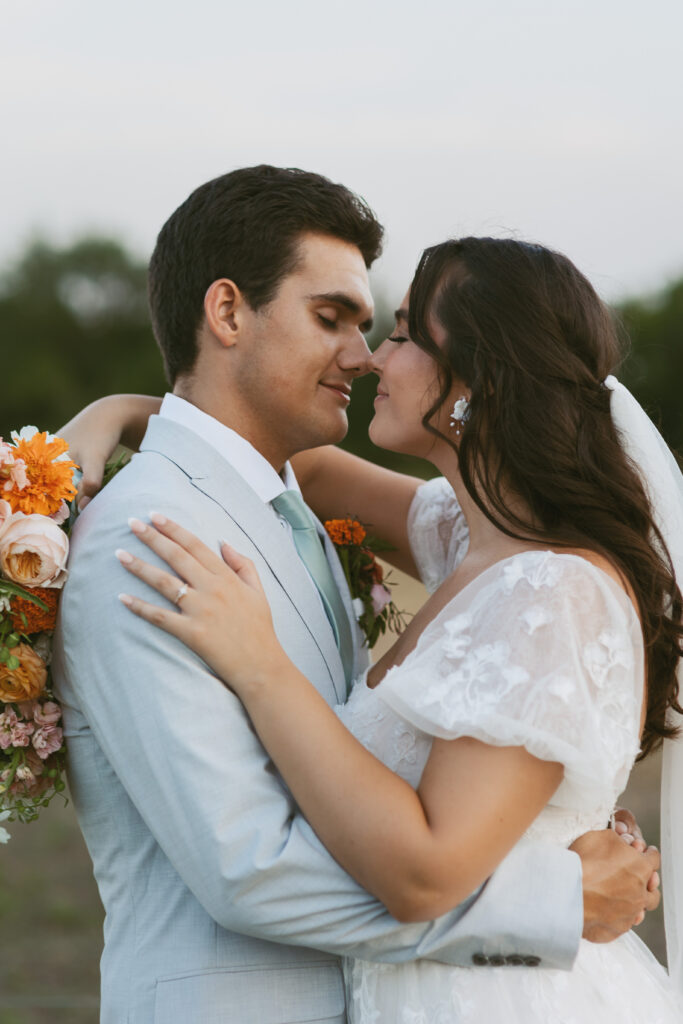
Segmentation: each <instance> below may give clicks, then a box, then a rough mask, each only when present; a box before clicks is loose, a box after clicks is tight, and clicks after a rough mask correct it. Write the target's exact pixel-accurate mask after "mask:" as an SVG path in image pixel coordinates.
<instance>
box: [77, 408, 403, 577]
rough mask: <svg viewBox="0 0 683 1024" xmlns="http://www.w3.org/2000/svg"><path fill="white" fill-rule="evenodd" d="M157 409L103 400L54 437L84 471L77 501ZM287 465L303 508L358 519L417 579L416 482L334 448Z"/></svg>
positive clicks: (134, 441)
mask: <svg viewBox="0 0 683 1024" xmlns="http://www.w3.org/2000/svg"><path fill="white" fill-rule="evenodd" d="M160 405H161V399H160V398H155V397H153V396H151V395H108V396H107V397H106V398H100V399H98V400H97V401H96V402H92V403H91V404H90V405H88V406H86V407H85V409H83V410H81V412H79V413H78V414H77V415H76V416H74V417H73V419H71V420H69V422H68V423H66V424H65V425H64V426H63V427H62V428H61V430H59V431H58V433H59V436H60V437H63V438H64V439H65V440H66V441H68V443H69V448H70V454H71V457H72V458H73V459H74V460H75V461H76V462H77V463H78V465H79V466H80V467H81V468H82V470H83V479H82V481H81V484H80V488H79V492H78V500H79V501H80V500H81V499H82V498H83V497H88V498H90V497H93V495H95V494H96V493H97V491H98V490H99V489H100V487H101V486H102V476H103V474H104V467H105V463H106V462H107V460H108V459H109V458H110V457H111V455H112V453H113V451H114V450H115V448H116V447H117V445H119V444H122V445H124V446H125V447H126V448H131V449H133V450H134V451H136V450H137V449H138V447H139V446H140V442H141V440H142V438H143V436H144V433H145V431H146V429H147V421H148V419H149V417H150V416H151V415H152V414H154V413H157V412H158V411H159V407H160ZM292 465H293V467H294V471H295V473H296V475H297V479H298V481H299V483H300V485H301V489H302V492H303V495H304V498H305V500H306V502H307V503H308V504H309V505H310V506H311V508H312V509H313V510H314V512H315V513H316V515H317V516H318V517H319V518H320V519H322V520H325V519H333V518H340V517H341V516H344V515H347V514H349V515H352V516H354V517H357V518H358V519H360V520H361V521H362V522H363V523H364V524H365V525H367V526H369V527H370V531H371V533H373V534H375V535H376V536H377V537H381V538H382V540H384V541H386V542H387V543H388V544H390V545H391V548H392V550H391V551H387V552H386V553H385V554H383V557H384V558H385V559H386V561H388V562H391V563H392V564H393V565H395V566H396V567H397V568H399V569H402V570H403V571H404V572H407V573H410V574H411V575H413V576H416V575H417V569H416V567H415V563H414V560H413V556H412V553H411V550H410V543H409V541H408V533H407V519H408V510H409V508H410V504H411V502H412V500H413V498H414V497H415V491H416V490H417V488H418V487H419V485H420V484H421V483H422V481H421V480H419V479H418V478H416V477H411V476H406V475H405V474H403V473H394V472H392V471H391V470H390V469H384V468H383V467H381V466H376V465H374V463H372V462H368V461H366V460H365V459H361V458H359V457H358V456H356V455H351V454H350V453H349V452H345V451H342V450H341V449H340V448H335V447H334V446H333V445H325V446H324V447H321V448H316V449H312V450H311V451H307V452H301V453H300V454H298V455H295V456H294V458H293V459H292Z"/></svg>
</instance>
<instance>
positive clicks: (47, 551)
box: [0, 427, 78, 842]
mask: <svg viewBox="0 0 683 1024" xmlns="http://www.w3.org/2000/svg"><path fill="white" fill-rule="evenodd" d="M77 468H78V467H77V466H76V463H75V462H72V461H71V460H70V459H69V458H68V445H67V443H66V441H63V440H62V439H61V438H58V437H53V436H51V435H49V434H47V433H39V432H38V430H37V429H36V427H24V429H23V430H22V431H20V432H19V433H18V434H17V433H15V432H13V433H12V441H11V443H8V442H3V441H2V439H1V438H0V821H22V822H27V821H34V820H35V819H36V818H37V817H38V814H39V811H40V808H41V807H46V806H47V805H48V804H49V802H50V800H52V798H53V797H54V796H55V794H56V793H61V792H63V790H64V781H63V779H62V775H63V771H64V763H65V747H64V740H63V735H62V729H61V727H60V722H61V715H62V712H61V708H60V706H59V704H58V703H57V701H55V699H54V697H53V695H52V691H51V688H50V650H51V643H52V632H53V630H54V626H55V619H56V615H57V603H58V600H59V594H60V591H61V588H62V586H63V585H64V581H65V579H66V558H67V554H68V551H69V537H68V534H69V528H70V523H71V507H70V505H69V502H71V500H72V499H73V498H74V497H75V495H76V486H75V484H74V472H75V470H76V469H77ZM8 839H9V834H8V833H7V832H6V831H5V829H4V828H2V827H0V842H7V840H8Z"/></svg>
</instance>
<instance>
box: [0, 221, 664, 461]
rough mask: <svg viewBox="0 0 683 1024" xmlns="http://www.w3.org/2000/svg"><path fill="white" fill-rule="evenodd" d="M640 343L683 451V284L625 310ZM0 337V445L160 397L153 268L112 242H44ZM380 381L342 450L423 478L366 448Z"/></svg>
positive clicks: (366, 389)
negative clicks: (23, 430) (151, 303)
mask: <svg viewBox="0 0 683 1024" xmlns="http://www.w3.org/2000/svg"><path fill="white" fill-rule="evenodd" d="M391 308H392V307H391V306H390V305H389V303H388V302H386V301H385V300H384V299H383V297H382V296H381V295H379V297H378V302H377V314H376V326H375V328H374V330H373V332H372V335H371V337H370V344H371V347H376V345H377V344H379V342H380V341H381V340H382V339H383V338H385V337H386V336H387V335H388V334H389V333H390V331H391V330H392V327H393V317H392V315H391ZM619 312H620V314H621V316H622V318H623V321H624V324H625V326H626V329H627V330H628V331H629V333H630V335H631V337H632V350H631V353H630V355H629V357H628V359H627V361H626V363H625V365H624V367H623V369H622V372H621V376H622V378H623V380H624V382H625V383H626V384H627V385H628V386H629V387H631V388H632V389H633V391H634V393H635V394H636V396H637V397H638V398H639V399H640V400H641V401H642V402H643V403H644V405H645V406H646V408H647V409H648V411H649V412H650V413H651V414H652V415H653V416H654V418H655V420H656V421H657V422H658V423H660V424H661V427H662V431H663V433H664V436H665V437H666V438H667V440H668V441H669V443H670V444H672V445H673V446H674V447H677V448H683V404H682V403H681V400H680V397H679V390H680V382H681V380H683V280H681V281H678V282H677V283H675V284H673V285H671V286H670V287H668V288H667V289H665V290H664V291H662V292H661V294H659V295H657V296H655V297H654V298H652V299H634V300H631V301H628V302H625V303H624V304H623V305H622V306H621V307H620V310H619ZM0 337H1V338H2V339H3V352H4V353H5V354H6V357H8V358H7V359H6V362H5V375H6V379H7V378H9V384H10V386H6V387H5V388H4V391H3V403H2V411H1V412H0V436H4V437H7V436H8V435H9V431H10V429H12V428H18V427H20V426H23V425H24V424H27V423H35V424H36V425H37V426H38V427H40V428H41V429H50V430H55V429H57V428H58V427H59V426H60V425H61V424H62V423H64V422H66V421H67V420H68V419H70V418H71V417H72V416H73V415H74V414H75V413H76V412H77V411H78V410H79V409H81V408H82V407H83V406H84V405H87V403H88V402H91V401H92V400H93V399H95V398H99V397H100V396H101V395H104V394H110V393H112V392H117V391H139V392H145V393H148V394H161V393H163V391H164V390H165V381H164V375H163V369H162V364H161V357H160V356H159V353H158V351H157V347H156V344H155V342H154V338H153V336H152V331H151V328H150V324H149V316H148V312H147V301H146V270H145V266H144V265H143V263H142V262H140V261H139V260H138V259H136V258H135V257H134V256H132V255H131V254H130V253H128V252H127V251H126V250H125V249H124V248H123V246H122V245H121V244H120V243H119V242H117V241H115V240H113V239H108V238H97V237H92V238H84V239H81V240H80V241H77V242H75V243H74V244H73V245H72V246H70V247H67V248H62V249H59V248H55V247H53V246H51V245H49V244H47V243H46V242H43V241H36V242H34V243H32V244H31V245H30V246H29V247H28V249H27V250H26V251H25V252H24V253H23V254H22V255H21V256H20V257H19V258H18V260H17V262H16V264H15V266H14V267H12V268H10V270H9V271H8V272H7V273H6V274H5V275H4V277H3V278H2V279H0ZM376 386H377V380H376V377H375V376H374V374H370V375H369V376H368V377H365V378H361V379H359V380H357V381H356V383H355V384H354V388H353V399H352V402H351V407H350V411H349V424H350V428H349V433H348V436H347V438H346V440H345V442H344V445H343V447H345V448H348V449H349V450H351V451H355V452H358V454H360V455H363V456H365V457H366V458H369V459H372V460H373V461H374V462H378V463H380V464H381V465H386V466H389V467H391V468H394V469H402V470H404V471H406V472H410V473H414V474H416V475H418V476H424V477H428V476H432V475H433V474H434V470H433V468H432V467H431V466H430V465H428V464H427V463H425V462H422V461H420V460H418V459H411V458H409V457H407V456H402V455H396V454H394V453H392V452H386V451H383V450H382V449H379V448H376V447H375V446H374V445H373V444H372V442H371V441H370V440H369V439H368V435H367V429H368V424H369V422H370V420H371V419H372V416H373V400H374V397H375V393H376Z"/></svg>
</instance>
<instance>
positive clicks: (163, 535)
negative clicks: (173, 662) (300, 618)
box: [116, 513, 289, 696]
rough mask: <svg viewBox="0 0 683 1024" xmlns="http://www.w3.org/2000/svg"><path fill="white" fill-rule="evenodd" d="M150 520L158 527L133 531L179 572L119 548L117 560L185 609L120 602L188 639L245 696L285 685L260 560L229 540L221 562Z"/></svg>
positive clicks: (179, 531) (135, 525) (135, 523)
mask: <svg viewBox="0 0 683 1024" xmlns="http://www.w3.org/2000/svg"><path fill="white" fill-rule="evenodd" d="M150 519H151V523H152V525H147V524H145V523H143V522H142V521H141V520H139V519H131V520H130V521H129V525H130V528H131V530H132V531H133V533H134V534H135V535H136V537H138V538H139V539H140V540H141V541H142V542H143V543H144V544H146V545H147V546H148V547H149V548H151V549H152V551H154V552H155V553H156V554H157V555H159V557H160V558H162V559H163V560H164V561H165V562H166V563H167V565H168V566H169V567H170V568H171V569H172V570H173V572H166V571H165V570H163V569H159V568H157V567H156V566H153V565H149V564H148V563H147V562H145V561H143V560H142V559H141V558H135V557H133V555H131V554H130V553H129V552H127V551H122V550H119V551H117V552H116V556H117V558H118V559H119V561H120V562H121V564H122V565H123V566H124V568H126V569H127V570H128V572H130V573H132V574H133V575H134V576H137V577H138V579H141V580H143V581H144V582H145V583H147V584H148V585H149V586H150V587H153V588H154V590H156V591H157V592H158V593H159V594H161V595H162V596H163V597H165V598H166V599H167V600H168V601H169V602H170V603H171V604H172V605H176V607H177V610H175V609H173V610H172V609H170V608H167V607H162V606H160V605H156V604H150V603H149V602H148V601H143V600H141V599H140V598H138V597H132V596H131V595H129V594H120V595H119V597H120V600H121V601H122V602H123V603H124V604H125V605H126V606H127V607H128V608H130V610H131V611H133V612H135V614H136V615H139V616H140V618H142V619H146V620H147V621H148V622H151V623H152V624H153V625H155V626H159V627H160V628H161V629H164V630H166V632H167V633H172V634H173V636H176V637H178V639H179V640H182V642H183V643H184V644H186V645H187V646H188V647H190V648H191V649H192V650H193V651H195V652H196V653H197V654H198V655H199V656H200V658H202V659H203V660H204V661H205V662H206V663H207V665H209V667H210V668H212V669H213V671H214V672H215V673H216V675H218V676H219V677H220V678H221V679H223V680H224V682H225V683H227V684H228V685H229V686H230V688H231V689H233V690H234V691H235V692H236V693H237V694H238V696H244V695H245V694H246V690H247V689H248V688H254V687H258V686H262V685H267V684H268V683H270V682H271V681H273V680H277V678H278V677H279V676H280V674H281V672H282V669H283V667H284V666H285V665H286V664H288V663H289V659H288V658H287V655H286V654H285V652H284V651H283V649H282V647H281V646H280V644H279V642H278V640H277V637H276V635H275V630H274V628H273V620H272V616H271V612H270V606H269V604H268V601H267V599H266V596H265V593H264V591H263V587H262V586H261V581H260V579H259V577H258V573H257V571H256V568H255V567H254V564H253V562H251V561H250V560H249V559H248V558H244V557H243V556H242V555H240V554H239V553H238V552H237V551H235V550H234V548H232V547H230V545H229V544H227V543H226V542H223V543H222V544H221V554H222V558H221V557H219V556H218V555H216V554H214V552H212V551H211V550H210V549H209V548H208V547H207V546H206V544H203V543H202V541H200V540H199V539H198V538H197V537H195V535H194V534H192V533H190V532H189V530H185V529H183V527H181V526H179V525H178V524H177V523H174V522H173V521H172V520H170V519H167V518H166V517H165V516H162V515H160V514H159V513H151V514H150ZM174 573H175V575H174Z"/></svg>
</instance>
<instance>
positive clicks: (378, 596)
mask: <svg viewBox="0 0 683 1024" xmlns="http://www.w3.org/2000/svg"><path fill="white" fill-rule="evenodd" d="M370 598H371V600H372V610H373V612H374V613H375V615H379V614H380V612H382V611H384V609H385V607H386V606H387V605H388V604H389V602H390V601H391V591H390V590H389V589H388V588H387V587H385V586H384V584H383V583H375V584H373V587H372V590H371V591H370Z"/></svg>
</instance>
